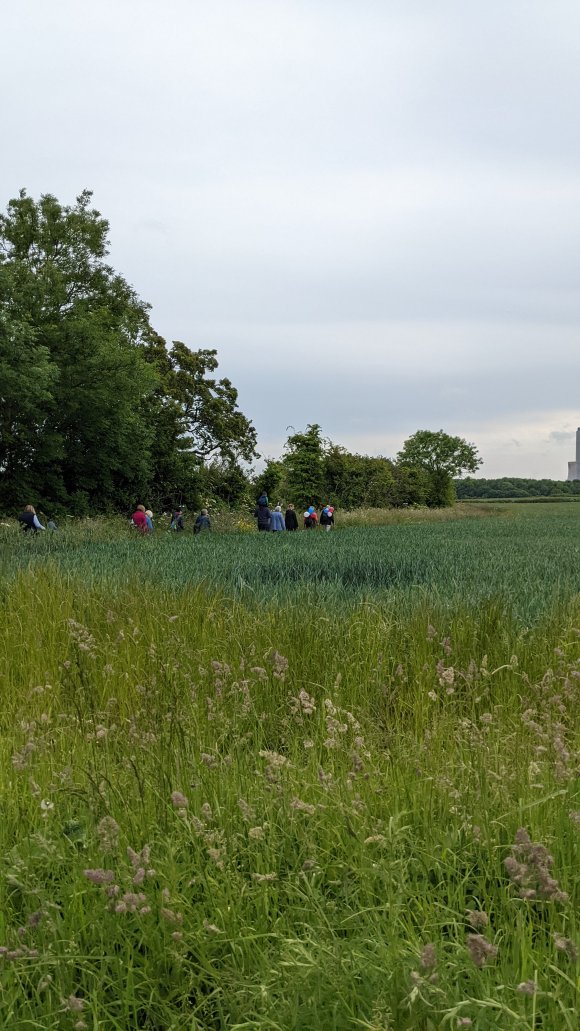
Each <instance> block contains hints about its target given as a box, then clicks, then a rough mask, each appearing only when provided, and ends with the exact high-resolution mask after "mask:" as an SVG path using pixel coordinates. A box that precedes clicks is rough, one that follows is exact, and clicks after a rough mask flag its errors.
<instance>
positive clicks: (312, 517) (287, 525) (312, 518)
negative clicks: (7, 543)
mask: <svg viewBox="0 0 580 1031" xmlns="http://www.w3.org/2000/svg"><path fill="white" fill-rule="evenodd" d="M254 517H255V519H256V521H257V524H258V530H262V531H264V530H266V531H269V532H271V533H277V532H279V531H281V530H290V531H293V530H297V529H298V516H297V515H296V511H295V509H294V505H288V508H287V509H286V512H285V514H284V515H282V506H281V505H276V506H275V508H274V509H272V510H271V509H270V506H269V503H268V496H267V494H261V495H260V497H259V498H258V503H257V505H256V508H255V511H254ZM303 519H304V523H303V525H304V529H305V530H314V529H316V527H317V526H323V527H324V528H325V529H326V530H327V531H328V530H331V529H332V527H333V526H334V508H333V507H332V505H325V507H324V508H323V509H322V511H321V513H320V517H319V516H318V513H317V511H316V509H315V507H314V505H310V507H309V508H308V509H307V510H306V511H305V513H304V516H303ZM18 522H19V523H20V525H21V526H22V529H23V530H24V532H25V533H38V531H39V530H46V529H49V530H56V529H57V526H56V523H55V522H53V520H49V521H48V523H47V524H46V526H43V525H42V523H41V522H40V520H39V518H38V516H37V514H36V511H35V509H34V507H33V506H32V505H26V506H25V508H24V510H23V511H22V512H21V513H20V515H19V516H18ZM130 522H131V525H132V526H133V527H134V528H135V529H136V530H138V532H139V533H142V534H148V533H153V512H152V511H151V509H149V508H145V505H137V508H136V509H135V511H134V512H133V515H132V516H131V519H130ZM169 525H170V529H171V530H174V531H176V532H177V533H180V532H182V531H183V530H185V523H184V521H183V509H182V508H176V509H175V510H174V512H173V513H172V515H171V522H170V524H169ZM205 530H211V520H210V518H209V514H208V510H207V508H202V510H201V512H200V513H199V515H198V517H197V519H196V520H195V523H194V524H193V532H194V533H196V534H197V533H202V532H203V531H205Z"/></svg>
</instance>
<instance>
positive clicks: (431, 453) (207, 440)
mask: <svg viewBox="0 0 580 1031" xmlns="http://www.w3.org/2000/svg"><path fill="white" fill-rule="evenodd" d="M108 248H109V224H108V222H107V220H106V219H105V218H103V217H102V215H101V214H100V212H99V211H97V210H96V209H95V208H93V207H92V194H91V192H90V191H88V190H85V191H83V192H82V193H81V194H80V195H79V196H78V197H77V199H76V201H75V203H74V204H73V205H63V204H61V203H60V202H59V201H58V200H57V198H56V197H54V196H52V195H50V194H46V195H43V196H41V197H40V199H39V200H38V201H35V200H34V199H33V198H31V197H29V196H28V195H27V193H26V191H24V190H22V191H20V193H19V195H18V197H16V198H13V199H12V200H10V201H9V203H8V206H7V210H6V213H5V214H3V215H0V507H1V508H2V510H3V511H5V512H8V511H10V510H12V509H14V508H15V507H19V506H20V505H21V504H22V503H23V502H25V501H29V500H30V499H34V502H35V504H38V505H39V506H41V507H44V508H45V509H46V510H47V511H49V510H50V511H53V512H55V513H58V512H59V511H67V512H68V513H70V514H72V515H85V514H88V513H90V512H106V511H112V510H123V509H124V510H127V509H129V508H131V507H132V506H133V505H134V503H135V501H136V499H137V498H147V499H148V503H149V504H152V505H154V506H155V507H156V508H159V509H160V508H168V507H171V506H172V505H175V504H177V503H185V504H188V505H190V506H192V507H199V505H200V504H201V502H202V501H204V500H207V499H213V500H216V501H220V502H222V503H223V504H226V505H230V506H232V507H233V506H238V505H240V504H243V503H244V502H245V501H247V500H250V498H251V497H255V494H256V491H258V492H259V491H262V490H266V491H267V492H268V493H269V494H271V495H276V494H281V495H284V496H286V497H287V498H290V497H291V498H292V499H293V500H294V501H295V503H297V504H302V503H304V504H306V503H311V502H315V503H320V502H321V501H323V500H326V499H327V498H330V497H332V498H333V500H334V501H335V503H336V504H339V505H342V506H343V507H347V508H351V507H359V506H362V505H368V506H380V507H382V506H385V505H413V504H427V505H441V504H449V503H451V502H452V500H453V498H454V496H455V488H454V485H453V477H455V476H459V475H461V473H462V472H465V471H469V472H475V471H476V469H477V468H478V466H479V464H480V459H479V457H478V455H477V452H476V449H475V448H474V446H473V445H471V444H468V443H467V442H466V441H464V440H462V439H461V438H458V437H449V436H448V435H447V434H444V433H443V432H442V431H439V432H438V433H431V432H429V431H419V432H418V433H416V434H415V435H414V436H413V437H411V438H409V440H408V441H406V442H405V445H404V447H403V449H402V451H401V452H400V453H399V455H398V456H397V458H396V459H395V460H391V459H388V458H381V457H378V458H374V457H369V456H366V455H358V454H352V453H350V452H348V451H347V450H346V449H344V448H342V447H340V446H339V445H338V444H333V443H332V442H331V441H329V440H326V439H324V438H323V437H322V433H321V429H320V427H319V426H318V425H317V424H312V425H310V426H308V427H306V429H305V430H304V432H300V433H294V434H292V435H291V436H290V437H289V438H288V440H287V442H286V446H285V448H284V453H283V455H282V456H281V458H279V459H268V460H267V462H266V465H265V468H264V470H263V471H262V472H261V473H260V474H259V475H257V476H255V475H253V474H252V471H251V463H252V461H254V460H255V459H256V458H257V457H259V456H258V455H257V451H256V443H257V442H256V431H255V428H254V426H253V424H252V422H251V421H250V419H249V418H248V417H247V416H245V415H244V414H243V413H242V412H241V411H240V409H239V407H238V394H237V391H236V388H235V387H234V386H233V384H232V383H231V381H230V380H229V379H228V378H226V377H219V378H218V375H217V368H218V360H217V353H216V351H215V350H211V349H198V350H194V349H191V348H190V347H188V346H187V345H186V344H185V343H183V342H181V341H173V342H172V343H170V344H169V345H168V344H167V343H166V341H165V340H164V339H163V338H162V337H161V336H160V335H159V334H158V333H157V332H156V331H155V329H154V328H153V326H152V325H151V322H150V318H149V312H150V307H149V305H148V304H146V303H145V302H144V301H142V300H141V299H140V298H139V296H138V295H137V293H136V292H135V290H134V289H133V287H132V286H130V284H129V283H128V282H127V281H126V280H125V279H124V278H123V277H122V276H121V275H120V274H119V273H117V272H116V271H115V270H114V269H113V268H112V267H111V266H110V265H109V264H108V262H107V255H108Z"/></svg>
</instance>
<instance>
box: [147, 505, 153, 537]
mask: <svg viewBox="0 0 580 1031" xmlns="http://www.w3.org/2000/svg"><path fill="white" fill-rule="evenodd" d="M145 518H146V520H147V533H153V512H152V511H151V509H150V508H148V509H146V511H145Z"/></svg>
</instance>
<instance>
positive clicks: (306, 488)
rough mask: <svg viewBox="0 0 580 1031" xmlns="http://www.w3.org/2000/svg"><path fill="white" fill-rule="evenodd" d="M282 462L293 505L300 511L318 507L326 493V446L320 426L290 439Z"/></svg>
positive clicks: (312, 424) (311, 426)
mask: <svg viewBox="0 0 580 1031" xmlns="http://www.w3.org/2000/svg"><path fill="white" fill-rule="evenodd" d="M283 463H284V467H285V469H286V475H287V479H288V483H289V485H290V486H291V489H292V498H293V500H294V503H295V504H296V505H297V506H298V507H299V508H307V507H308V505H319V504H320V502H321V500H322V493H323V490H324V464H323V463H324V443H323V440H322V436H321V432H320V426H319V425H318V423H315V422H314V423H311V424H309V425H308V426H307V427H306V429H305V431H304V433H293V434H292V435H291V436H289V437H288V440H287V441H286V445H285V448H284V457H283Z"/></svg>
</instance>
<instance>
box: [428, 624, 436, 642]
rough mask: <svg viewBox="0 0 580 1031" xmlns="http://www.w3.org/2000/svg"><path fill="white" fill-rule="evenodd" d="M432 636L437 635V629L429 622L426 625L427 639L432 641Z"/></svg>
mask: <svg viewBox="0 0 580 1031" xmlns="http://www.w3.org/2000/svg"><path fill="white" fill-rule="evenodd" d="M434 637H437V631H436V629H435V627H434V626H432V624H431V623H429V624H428V625H427V640H428V641H432V640H433V638H434Z"/></svg>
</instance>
